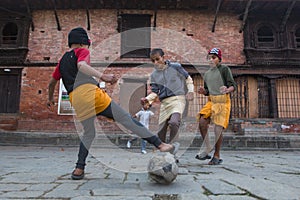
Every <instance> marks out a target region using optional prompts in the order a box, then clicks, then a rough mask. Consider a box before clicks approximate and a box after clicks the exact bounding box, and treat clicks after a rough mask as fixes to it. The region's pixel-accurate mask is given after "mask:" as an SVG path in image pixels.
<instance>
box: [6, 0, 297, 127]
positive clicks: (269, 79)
mask: <svg viewBox="0 0 300 200" xmlns="http://www.w3.org/2000/svg"><path fill="white" fill-rule="evenodd" d="M0 8H1V9H0V77H1V79H0V89H1V90H0V96H1V100H0V128H1V129H5V130H17V131H47V132H66V131H70V132H74V130H75V128H76V126H75V125H76V123H74V117H73V115H66V114H63V113H62V114H57V112H50V111H49V110H48V109H47V108H46V106H45V105H46V101H47V92H48V91H47V84H48V81H49V79H50V77H51V73H52V71H53V69H54V67H55V66H56V64H57V62H58V60H59V58H60V56H61V55H62V54H63V53H64V51H66V50H68V46H67V34H68V32H69V31H70V30H71V29H72V28H75V27H78V26H82V27H84V28H86V29H87V30H88V34H89V36H90V38H91V40H92V46H91V63H92V66H94V67H95V68H96V69H98V70H100V71H103V72H104V73H113V74H115V75H116V76H117V77H118V78H119V81H118V83H117V84H115V85H109V84H106V85H105V89H106V90H107V92H108V93H109V94H110V95H111V96H112V97H113V99H114V100H116V101H117V102H119V103H120V104H121V105H122V106H123V107H124V108H125V109H127V110H128V111H130V113H134V112H135V111H137V110H138V109H140V105H139V104H137V103H136V102H139V99H140V97H141V96H144V95H145V94H146V92H147V88H148V84H147V80H148V77H149V75H150V73H151V71H152V67H151V65H150V60H149V50H150V48H154V47H161V48H163V49H164V50H165V52H166V54H167V57H168V58H169V59H171V60H176V61H179V62H181V63H182V65H183V66H184V67H185V68H186V70H187V71H189V73H190V74H191V75H192V77H193V80H194V84H195V90H197V88H198V87H199V86H200V85H201V84H202V82H203V80H202V77H201V74H203V73H204V72H205V70H206V69H207V68H208V66H207V64H206V53H207V50H208V49H209V48H211V47H215V46H216V47H220V48H221V49H222V50H223V63H225V64H227V65H228V66H230V68H231V70H232V72H233V75H234V77H235V80H236V81H237V83H238V90H237V91H235V93H234V94H233V95H232V114H231V125H232V126H231V128H232V129H235V131H236V129H238V131H239V130H240V128H245V127H247V124H252V125H253V124H258V126H260V125H262V126H267V127H272V128H274V127H275V124H277V125H278V124H285V125H292V124H297V123H299V117H300V101H299V99H300V98H299V97H300V20H299V19H300V18H299V15H300V13H299V12H298V11H299V9H300V2H299V1H286V0H260V1H258V0H248V1H246V0H190V1H183V0H179V1H178V0H169V1H163V0H153V1H139V0H126V1H125V0H119V1H107V0H101V1H96V0H86V1H79V0H76V1H74V0H73V1H70V0H56V1H52V0H14V1H8V0H2V1H1V2H0ZM57 91H58V90H57ZM56 99H61V96H60V95H59V93H58V92H57V93H56ZM205 101H206V97H203V96H200V95H198V94H197V96H196V98H195V100H194V101H193V102H190V103H189V107H188V113H187V125H188V126H186V127H187V128H188V129H189V131H195V130H196V126H195V115H196V113H197V112H198V111H199V110H200V108H201V106H202V105H203V104H204V103H205ZM60 103H61V104H62V102H60ZM158 106H159V103H156V104H155V105H154V106H153V111H154V112H156V113H157V112H158ZM156 122H157V119H154V120H153V121H152V128H153V129H155V128H156V125H157V123H156ZM99 125H100V126H101V131H106V132H109V131H114V132H115V131H117V130H119V128H118V127H116V126H115V125H113V124H111V123H109V122H107V121H105V122H103V121H100V123H99ZM277 128H278V127H277Z"/></svg>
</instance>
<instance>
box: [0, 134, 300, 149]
mask: <svg viewBox="0 0 300 200" xmlns="http://www.w3.org/2000/svg"><path fill="white" fill-rule="evenodd" d="M211 134H212V135H213V133H211ZM0 135H1V137H0V144H1V145H21V146H63V147H74V146H78V144H79V142H80V139H79V136H78V135H77V134H75V133H43V132H0ZM128 138H129V135H128V134H113V133H112V134H97V137H96V139H95V141H94V145H96V146H98V147H105V148H116V146H118V147H121V148H123V147H126V143H127V140H128ZM202 142H203V140H202V138H201V136H200V135H199V133H197V134H193V133H185V134H182V133H181V135H180V143H181V147H186V148H191V149H199V148H200V146H201V145H202ZM132 147H133V148H139V140H137V141H136V142H134V143H133V146H132ZM223 149H225V150H272V149H273V150H300V135H298V134H284V135H274V134H272V135H266V134H264V135H262V134H253V135H233V134H231V133H226V132H225V133H224V139H223Z"/></svg>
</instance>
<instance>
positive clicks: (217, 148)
mask: <svg viewBox="0 0 300 200" xmlns="http://www.w3.org/2000/svg"><path fill="white" fill-rule="evenodd" d="M222 131H223V127H222V126H219V125H215V137H216V138H215V140H216V141H217V142H216V144H215V152H214V157H215V158H218V159H220V150H221V146H222V142H223V134H222Z"/></svg>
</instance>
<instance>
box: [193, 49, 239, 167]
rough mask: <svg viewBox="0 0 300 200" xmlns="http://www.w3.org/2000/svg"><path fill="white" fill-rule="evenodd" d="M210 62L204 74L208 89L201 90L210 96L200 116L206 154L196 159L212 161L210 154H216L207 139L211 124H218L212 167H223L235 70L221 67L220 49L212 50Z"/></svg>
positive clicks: (205, 85) (208, 57) (200, 90)
mask: <svg viewBox="0 0 300 200" xmlns="http://www.w3.org/2000/svg"><path fill="white" fill-rule="evenodd" d="M207 60H208V63H209V66H210V69H209V70H208V71H207V72H205V74H204V87H200V88H199V91H198V93H199V94H203V95H205V96H208V99H209V100H208V102H207V103H206V104H205V105H204V107H203V108H202V109H201V110H200V112H199V113H198V115H197V119H198V120H199V130H200V133H201V136H202V138H203V141H204V144H205V150H204V151H203V152H199V154H197V155H196V159H199V160H205V159H211V156H210V155H209V153H210V152H211V151H212V150H213V148H212V147H211V146H210V143H209V137H208V135H207V132H208V125H209V123H210V120H212V122H213V123H214V125H215V127H214V132H215V138H216V144H215V152H214V155H213V158H212V159H211V160H210V161H209V163H208V164H209V165H218V164H221V163H222V159H221V158H220V149H221V145H222V141H223V135H222V132H223V130H224V129H226V128H227V127H228V123H229V116H230V107H231V104H230V93H231V92H233V91H234V90H235V89H236V83H235V81H234V79H233V76H232V73H231V70H230V69H229V68H228V67H227V66H225V65H223V64H221V61H222V52H221V50H220V49H219V48H212V49H211V50H209V52H208V55H207Z"/></svg>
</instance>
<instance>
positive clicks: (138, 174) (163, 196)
mask: <svg viewBox="0 0 300 200" xmlns="http://www.w3.org/2000/svg"><path fill="white" fill-rule="evenodd" d="M148 148H149V149H148V154H145V155H142V154H140V153H139V151H138V149H129V150H127V149H124V148H116V147H114V148H92V149H91V154H90V156H89V157H88V164H87V168H86V177H85V178H84V179H83V180H79V181H74V180H71V179H70V172H71V171H72V170H73V167H74V162H75V160H76V155H77V147H65V148H62V147H54V146H52V147H37V146H35V147H33V146H31V147H30V146H27V147H24V146H21V145H19V146H0V150H1V157H0V199H49V200H50V199H51V200H52V199H61V200H69V199H71V200H80V199H87V200H89V199H92V200H94V199H95V200H98V199H100V200H102V199H103V200H116V199H118V200H119V199H122V200H129V199H132V200H147V199H149V200H151V199H152V200H179V199H180V200H195V199H201V200H202V199H204V200H205V199H212V200H220V199H226V200H231V199H232V200H237V199H238V200H240V199H242V200H254V199H270V200H273V199H278V200H285V199H287V200H292V199H295V200H299V199H300V167H299V166H300V159H299V151H282V150H273V151H229V150H226V151H222V158H223V160H224V162H223V163H222V165H218V166H209V165H207V162H208V160H206V161H199V160H196V159H194V156H195V154H196V153H197V151H196V150H193V149H188V150H187V151H183V150H182V151H180V152H179V155H180V158H179V160H180V163H179V168H180V173H179V175H178V176H177V179H176V180H175V181H174V182H173V183H172V184H170V185H160V184H157V183H153V182H151V181H149V180H148V177H147V173H146V171H145V169H146V166H147V163H148V160H149V158H150V157H151V155H153V153H155V152H152V151H151V149H150V145H148Z"/></svg>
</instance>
